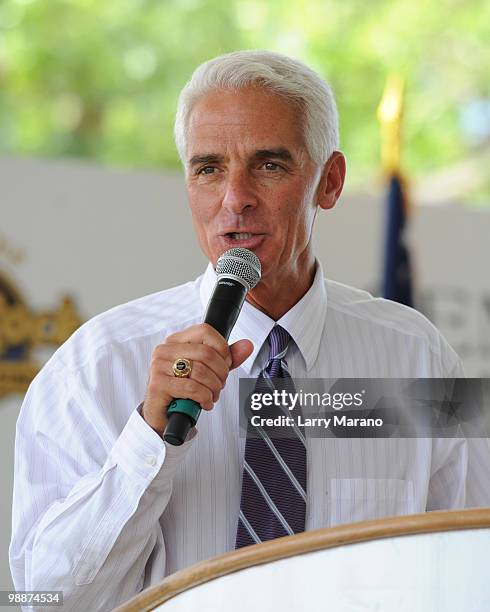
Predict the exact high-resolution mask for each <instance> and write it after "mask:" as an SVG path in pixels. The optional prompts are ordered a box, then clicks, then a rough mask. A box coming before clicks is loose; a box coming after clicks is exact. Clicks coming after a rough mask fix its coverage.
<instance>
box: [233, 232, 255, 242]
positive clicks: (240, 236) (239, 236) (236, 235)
mask: <svg viewBox="0 0 490 612" xmlns="http://www.w3.org/2000/svg"><path fill="white" fill-rule="evenodd" d="M226 235H227V236H229V237H230V238H231V239H232V240H248V239H249V238H252V236H254V235H256V234H250V233H249V232H230V233H229V234H226Z"/></svg>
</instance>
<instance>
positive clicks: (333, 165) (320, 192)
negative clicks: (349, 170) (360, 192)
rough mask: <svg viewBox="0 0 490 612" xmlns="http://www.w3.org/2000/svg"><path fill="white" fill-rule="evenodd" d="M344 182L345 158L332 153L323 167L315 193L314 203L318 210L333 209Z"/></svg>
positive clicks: (337, 152)
mask: <svg viewBox="0 0 490 612" xmlns="http://www.w3.org/2000/svg"><path fill="white" fill-rule="evenodd" d="M344 181H345V157H344V156H343V154H342V153H341V152H340V151H334V152H333V153H332V155H330V157H329V158H328V160H327V161H326V163H325V166H324V167H323V172H322V176H321V178H320V182H319V184H318V187H317V191H316V201H317V204H318V206H320V208H323V209H324V210H328V209H329V208H333V207H334V206H335V203H336V202H337V200H338V199H339V197H340V194H341V193H342V189H343V187H344Z"/></svg>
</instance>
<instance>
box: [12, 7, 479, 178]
mask: <svg viewBox="0 0 490 612" xmlns="http://www.w3.org/2000/svg"><path fill="white" fill-rule="evenodd" d="M489 40H490V3H489V2H488V1H487V0H418V1H413V0H369V1H366V0H344V1H340V0H337V1H334V0H308V2H306V1H304V0H268V2H264V1H263V0H260V1H259V0H245V1H243V2H232V1H230V0H208V1H200V0H0V152H1V153H2V154H16V155H17V154H21V155H23V154H25V155H36V156H44V157H60V156H74V157H82V158H89V159H92V160H96V161H98V162H101V163H104V164H110V165H117V166H132V167H156V168H162V167H176V166H177V165H178V158H177V153H176V150H175V147H174V144H173V138H172V126H173V118H174V113H175V105H176V100H177V96H178V92H179V90H180V89H181V87H182V86H183V85H184V83H185V82H186V81H187V79H188V78H189V76H190V74H191V72H192V70H193V69H194V68H195V67H196V66H197V65H198V64H199V63H200V62H202V61H204V60H206V59H208V58H211V57H213V56H215V55H218V54H220V53H225V52H228V51H233V50H236V49H242V48H268V49H273V50H278V51H281V52H284V53H287V54H290V55H292V56H295V57H298V58H300V59H302V60H304V61H306V62H307V63H309V64H310V65H312V66H313V67H314V68H316V69H317V70H318V71H319V72H320V73H321V74H322V75H323V76H324V77H325V78H326V79H327V80H328V81H329V82H330V83H331V84H332V86H333V88H334V91H335V92H336V95H337V100H338V105H339V110H340V117H341V139H342V148H343V150H344V151H345V152H346V153H347V156H348V159H349V165H350V175H351V177H353V178H351V181H353V184H356V185H360V184H362V182H363V181H366V180H368V179H369V178H370V177H372V176H373V175H375V174H376V173H377V172H378V168H379V131H378V124H377V121H376V107H377V105H378V103H379V100H380V97H381V94H382V91H383V87H384V84H385V82H386V78H387V75H388V74H390V73H393V72H396V73H398V74H401V75H402V76H403V77H404V78H405V79H406V85H407V98H406V113H405V126H404V141H405V144H404V151H405V153H404V161H405V166H406V168H407V170H408V171H409V172H410V173H411V174H417V173H419V174H424V173H427V172H430V171H432V170H434V169H437V168H441V167H443V166H446V165H448V164H453V163H455V162H457V161H458V160H462V159H463V158H466V157H468V156H469V155H471V154H473V153H474V152H475V151H478V150H480V149H482V148H484V147H488V143H489V131H490V130H489V127H488V123H487V124H485V108H487V109H488V106H487V107H486V106H485V104H487V105H488V104H489V100H490V86H489V75H490V47H489V46H488V41H489ZM478 101H480V102H482V101H483V102H482V103H483V109H484V110H483V115H482V119H481V134H480V133H479V132H478V125H477V130H476V132H477V133H476V135H475V133H472V134H469V133H468V130H467V129H466V130H465V129H463V128H464V125H465V123H464V121H462V117H465V116H466V115H467V113H466V115H465V112H466V109H467V108H469V107H471V104H474V103H476V102H478ZM486 117H487V119H486V121H487V122H490V119H488V110H487V114H486ZM475 121H476V122H477V124H478V121H479V119H478V116H477V117H476V119H475V118H474V117H473V124H474V123H475ZM473 127H474V126H473ZM485 130H487V131H486V132H485ZM473 132H474V130H473Z"/></svg>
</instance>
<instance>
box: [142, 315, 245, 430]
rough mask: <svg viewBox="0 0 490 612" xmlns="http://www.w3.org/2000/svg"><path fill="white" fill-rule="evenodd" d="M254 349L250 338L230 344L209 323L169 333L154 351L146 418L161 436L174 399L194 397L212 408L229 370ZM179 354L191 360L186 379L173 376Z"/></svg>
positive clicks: (235, 366) (202, 406) (202, 404)
mask: <svg viewBox="0 0 490 612" xmlns="http://www.w3.org/2000/svg"><path fill="white" fill-rule="evenodd" d="M252 351H253V344H252V343H251V342H250V340H238V341H237V342H235V343H234V344H232V345H231V346H228V344H227V342H226V340H225V339H224V338H223V336H222V335H221V334H219V333H218V332H217V331H216V330H215V329H214V328H213V327H211V326H210V325H208V324H207V323H200V324H199V325H193V326H192V327H189V328H187V329H185V330H183V331H180V332H177V333H175V334H172V335H171V336H168V337H167V338H166V339H165V341H164V342H163V343H162V344H159V345H158V346H157V347H155V349H154V350H153V354H152V359H151V364H150V374H149V379H148V386H147V389H146V395H145V401H144V403H143V408H142V411H141V412H142V415H143V418H144V419H145V421H146V422H147V423H148V425H149V426H150V427H151V428H153V429H154V430H155V431H156V432H157V433H158V434H160V435H162V434H163V432H164V431H165V427H166V426H167V407H168V405H169V404H170V402H171V401H172V400H173V399H175V398H186V399H192V400H194V401H196V402H197V403H198V404H199V405H200V406H201V408H203V409H204V410H211V409H212V408H213V406H214V404H215V403H216V402H217V401H218V398H219V395H220V393H221V390H222V389H223V387H224V386H225V383H226V379H227V377H228V374H229V372H230V370H233V369H235V368H237V367H238V366H240V365H241V364H242V363H243V362H244V361H245V359H247V357H249V356H250V355H251V353H252ZM179 357H185V358H186V359H190V360H192V372H191V374H190V376H188V377H187V378H178V377H176V376H174V373H173V370H172V365H173V363H174V361H175V360H176V359H178V358H179Z"/></svg>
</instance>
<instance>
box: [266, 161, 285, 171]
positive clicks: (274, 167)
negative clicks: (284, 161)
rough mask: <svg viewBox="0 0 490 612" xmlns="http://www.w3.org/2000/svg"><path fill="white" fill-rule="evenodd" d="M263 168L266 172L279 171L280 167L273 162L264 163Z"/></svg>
mask: <svg viewBox="0 0 490 612" xmlns="http://www.w3.org/2000/svg"><path fill="white" fill-rule="evenodd" d="M264 168H265V169H266V170H272V171H273V170H280V168H281V166H278V165H277V164H275V163H274V162H265V164H264Z"/></svg>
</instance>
